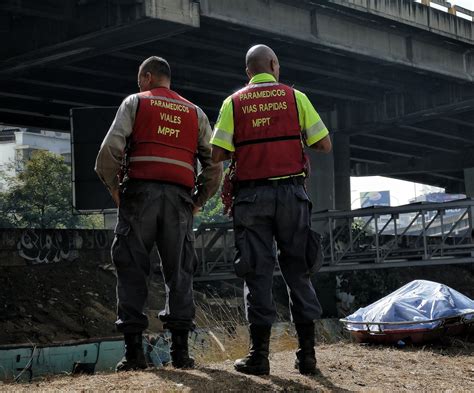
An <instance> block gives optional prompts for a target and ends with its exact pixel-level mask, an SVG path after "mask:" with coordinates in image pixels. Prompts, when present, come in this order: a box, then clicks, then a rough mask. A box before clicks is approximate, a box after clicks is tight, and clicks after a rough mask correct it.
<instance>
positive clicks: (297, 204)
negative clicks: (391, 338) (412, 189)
mask: <svg viewBox="0 0 474 393" xmlns="http://www.w3.org/2000/svg"><path fill="white" fill-rule="evenodd" d="M245 60H246V66H247V75H248V77H249V79H250V82H249V84H248V85H247V86H246V87H244V88H243V89H241V90H239V91H237V92H236V93H234V94H232V95H231V96H230V97H228V98H227V99H226V100H225V101H224V103H223V105H222V108H221V111H220V114H219V118H218V120H217V122H216V125H215V128H214V133H213V136H212V138H211V144H212V145H213V148H212V149H213V150H212V158H213V160H214V162H220V161H223V160H226V159H229V158H231V157H233V159H234V160H235V164H236V167H235V170H236V172H235V176H236V180H237V187H236V188H237V193H236V194H235V199H234V208H233V209H234V210H233V217H234V233H235V245H236V248H237V254H236V259H235V261H234V267H235V271H236V274H237V275H238V276H240V277H243V279H244V282H245V287H244V293H245V306H246V313H247V319H248V322H249V324H250V336H251V349H250V353H249V354H248V355H247V356H246V357H245V358H243V359H239V360H237V361H236V362H235V364H234V367H235V368H236V370H237V371H240V372H243V373H247V374H256V375H261V374H269V372H270V367H269V362H268V351H269V340H270V332H271V326H272V324H273V323H274V322H275V318H276V309H275V303H274V300H273V298H272V278H273V271H274V268H275V262H276V258H277V256H276V253H275V248H274V239H275V240H276V243H277V246H278V249H279V251H280V254H279V256H278V261H279V265H280V269H281V273H282V275H283V278H284V280H285V283H286V284H287V287H288V293H289V297H290V310H291V315H292V320H293V322H294V323H295V327H296V331H297V333H298V342H299V348H298V351H297V353H296V355H297V357H296V362H295V367H297V368H298V369H299V371H300V372H301V373H302V374H313V373H315V372H316V358H315V352H314V320H315V319H317V318H320V316H321V306H320V304H319V302H318V299H317V297H316V293H315V291H314V288H313V286H312V284H311V281H310V274H309V268H308V264H309V260H310V258H307V257H306V250H307V247H306V246H307V244H308V243H307V239H308V238H309V236H310V234H311V232H310V225H311V216H310V214H311V202H310V200H309V198H308V195H307V193H306V190H305V187H304V179H305V163H306V161H305V155H304V151H303V143H304V144H305V145H307V146H309V147H311V148H313V149H315V150H317V151H320V152H323V153H328V152H330V151H331V148H332V145H331V140H330V138H329V135H328V130H327V129H326V127H325V125H324V123H323V122H322V121H321V118H320V117H319V115H318V113H317V112H316V110H315V109H314V107H313V106H312V105H311V103H310V101H309V100H308V98H307V97H306V95H304V94H303V93H301V92H300V91H298V90H295V89H293V88H291V87H289V86H286V85H284V84H282V83H279V82H278V78H279V70H280V66H279V63H278V59H277V57H276V55H275V53H274V52H273V50H272V49H271V48H269V47H268V46H265V45H256V46H253V47H252V48H250V49H249V51H248V52H247V56H246V59H245ZM316 170H317V168H316ZM322 192H324V191H322Z"/></svg>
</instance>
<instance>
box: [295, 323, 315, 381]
mask: <svg viewBox="0 0 474 393" xmlns="http://www.w3.org/2000/svg"><path fill="white" fill-rule="evenodd" d="M295 327H296V333H298V350H297V351H296V360H295V368H296V369H298V370H299V372H300V374H305V375H311V374H316V372H317V369H316V356H315V352H314V322H308V323H296V324H295Z"/></svg>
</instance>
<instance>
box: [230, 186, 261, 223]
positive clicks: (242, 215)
mask: <svg viewBox="0 0 474 393" xmlns="http://www.w3.org/2000/svg"><path fill="white" fill-rule="evenodd" d="M256 200H257V194H256V193H255V191H252V193H250V194H248V193H243V192H242V191H241V192H239V194H237V197H236V198H235V201H234V211H233V217H234V225H235V226H243V227H246V226H247V227H248V226H251V225H252V222H253V220H254V218H253V217H254V215H255V213H256V211H255V209H256V208H255V206H254V205H255V201H256Z"/></svg>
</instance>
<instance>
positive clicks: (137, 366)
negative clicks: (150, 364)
mask: <svg viewBox="0 0 474 393" xmlns="http://www.w3.org/2000/svg"><path fill="white" fill-rule="evenodd" d="M124 338H125V356H124V357H123V358H122V360H121V361H120V362H118V363H117V366H116V367H115V371H117V372H118V371H129V370H143V369H145V368H147V364H146V360H145V354H144V353H143V345H142V334H141V333H125V334H124Z"/></svg>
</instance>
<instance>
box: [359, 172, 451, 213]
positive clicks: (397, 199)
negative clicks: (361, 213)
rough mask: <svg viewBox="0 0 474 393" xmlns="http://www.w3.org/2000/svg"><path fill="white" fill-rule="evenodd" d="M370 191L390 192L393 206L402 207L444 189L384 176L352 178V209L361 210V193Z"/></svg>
mask: <svg viewBox="0 0 474 393" xmlns="http://www.w3.org/2000/svg"><path fill="white" fill-rule="evenodd" d="M370 191H372V192H374V191H390V204H391V206H401V205H406V204H407V203H410V199H414V198H416V197H419V196H420V195H424V194H428V193H431V192H444V189H443V188H439V187H433V186H429V185H426V184H420V183H412V182H408V181H404V180H397V179H392V178H389V177H382V176H366V177H351V208H352V209H358V208H360V193H361V192H370Z"/></svg>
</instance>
